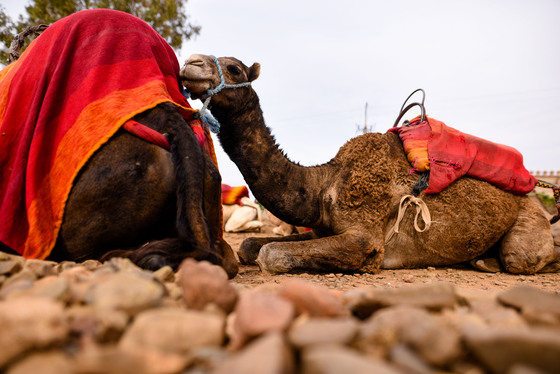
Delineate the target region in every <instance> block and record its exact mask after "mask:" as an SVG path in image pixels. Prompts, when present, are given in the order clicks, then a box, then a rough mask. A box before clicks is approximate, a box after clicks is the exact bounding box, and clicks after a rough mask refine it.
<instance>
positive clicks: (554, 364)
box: [465, 328, 560, 373]
mask: <svg viewBox="0 0 560 374" xmlns="http://www.w3.org/2000/svg"><path fill="white" fill-rule="evenodd" d="M465 341H466V344H467V346H468V348H469V349H470V350H471V352H472V353H473V354H474V356H475V357H476V358H477V359H478V360H479V361H480V362H482V363H483V364H484V365H485V366H486V368H488V369H489V370H490V371H491V372H494V373H507V372H508V370H510V369H511V368H512V367H514V366H515V365H525V366H528V367H533V368H536V369H538V370H542V371H544V372H546V373H556V372H558V368H559V367H560V334H558V332H557V331H550V330H546V329H538V328H535V329H531V330H530V331H523V330H504V329H471V330H469V331H466V332H465Z"/></svg>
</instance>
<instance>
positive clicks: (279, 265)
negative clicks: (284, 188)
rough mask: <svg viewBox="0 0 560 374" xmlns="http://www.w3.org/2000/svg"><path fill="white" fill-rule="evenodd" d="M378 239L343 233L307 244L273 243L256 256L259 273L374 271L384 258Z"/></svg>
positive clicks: (356, 233) (360, 234)
mask: <svg viewBox="0 0 560 374" xmlns="http://www.w3.org/2000/svg"><path fill="white" fill-rule="evenodd" d="M375 237H377V238H382V235H379V236H373V235H372V236H370V235H367V236H366V235H364V234H363V233H360V232H346V233H343V234H338V235H333V236H327V237H324V238H319V239H313V240H306V241H299V242H293V241H275V242H271V243H268V244H265V245H264V246H263V247H262V248H261V250H260V253H259V255H258V257H257V264H258V265H259V266H260V268H261V270H263V271H264V272H268V273H285V272H288V271H290V270H294V269H301V270H304V269H309V270H314V271H321V272H325V271H331V272H332V271H340V272H361V271H368V272H375V271H377V270H378V269H379V265H380V263H381V260H382V257H383V250H384V247H383V241H382V240H375V239H374V238H375Z"/></svg>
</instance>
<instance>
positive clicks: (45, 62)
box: [0, 9, 237, 276]
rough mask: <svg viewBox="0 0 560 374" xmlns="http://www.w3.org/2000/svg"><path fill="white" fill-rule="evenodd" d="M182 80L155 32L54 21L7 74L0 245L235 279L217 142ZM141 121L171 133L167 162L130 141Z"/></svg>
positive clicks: (93, 16) (138, 23)
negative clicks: (191, 264) (213, 270)
mask: <svg viewBox="0 0 560 374" xmlns="http://www.w3.org/2000/svg"><path fill="white" fill-rule="evenodd" d="M178 74H179V64H178V62H177V59H176V57H175V54H174V52H173V50H172V49H171V47H169V45H168V44H167V43H166V42H165V40H164V39H163V38H161V37H160V36H159V35H158V34H157V33H156V32H155V31H154V30H153V29H152V28H151V27H150V26H149V25H148V24H146V23H145V22H144V21H142V20H140V19H138V18H136V17H134V16H131V15H129V14H127V13H123V12H119V11H113V10H106V9H98V10H85V11H81V12H78V13H75V14H73V15H71V16H69V17H66V18H63V19H61V20H59V21H58V22H55V23H54V24H52V25H51V26H49V27H48V28H47V29H46V30H45V31H44V32H43V33H42V34H41V35H40V36H39V37H38V38H37V39H36V40H34V41H33V42H32V43H31V44H30V45H29V47H28V48H27V50H26V51H25V52H24V53H23V54H22V56H21V57H20V59H19V60H17V61H16V62H14V63H12V64H11V65H9V66H7V67H6V68H5V69H4V70H2V71H1V72H0V133H1V134H2V136H1V137H0V244H2V245H3V246H4V247H5V249H6V248H9V249H11V250H13V251H15V252H17V253H19V254H21V255H23V256H25V257H27V258H39V259H45V258H50V259H67V260H83V259H87V258H101V257H104V258H108V257H111V256H113V255H121V256H127V257H130V258H132V259H133V260H134V261H136V262H137V263H140V264H141V265H143V266H145V267H151V268H154V267H159V266H162V265H166V264H169V265H172V266H177V265H178V263H179V262H180V261H181V260H182V259H183V258H184V257H194V258H197V259H207V260H210V261H212V262H214V263H219V264H222V265H223V266H224V267H225V268H226V270H227V271H228V273H229V274H230V276H233V275H234V274H235V273H236V271H237V264H236V262H235V258H234V256H233V253H232V251H231V248H230V247H229V246H228V245H227V244H226V243H225V242H224V241H223V239H222V232H221V215H220V214H221V213H220V212H221V209H220V208H221V203H220V176H219V173H218V170H217V165H216V162H215V155H214V153H213V146H212V141H211V138H210V137H209V136H206V137H205V136H204V135H208V132H207V130H205V129H204V128H203V127H202V126H201V124H200V122H198V121H193V114H194V112H195V111H194V110H193V109H191V108H190V105H189V104H188V102H187V101H186V100H185V98H184V97H183V95H182V88H181V86H180V84H179V80H178V77H179V75H178ZM132 119H134V120H135V122H138V123H140V124H143V125H145V126H147V127H148V128H150V129H152V130H155V132H158V133H162V134H163V133H164V134H166V137H167V140H168V143H169V146H170V148H169V149H170V151H168V150H165V149H163V148H161V147H159V146H157V145H154V144H151V143H149V142H147V141H145V140H142V139H140V138H138V137H137V136H135V135H132V134H130V133H128V132H127V131H125V130H123V126H124V125H125V123H127V122H129V120H132ZM187 121H190V122H191V125H190V126H189V125H188V124H187ZM201 133H202V140H201V139H200V138H201ZM197 136H198V137H197ZM199 141H201V143H200V144H202V146H201V145H200V144H199ZM146 242H149V243H150V244H148V245H147V246H144V247H142V249H141V250H134V248H136V247H138V246H140V245H142V244H143V243H146Z"/></svg>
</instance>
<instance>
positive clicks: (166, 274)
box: [153, 265, 175, 283]
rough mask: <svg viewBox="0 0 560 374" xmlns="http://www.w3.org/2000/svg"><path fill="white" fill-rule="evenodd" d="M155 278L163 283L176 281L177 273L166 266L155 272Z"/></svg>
mask: <svg viewBox="0 0 560 374" xmlns="http://www.w3.org/2000/svg"><path fill="white" fill-rule="evenodd" d="M153 276H154V278H155V279H157V280H158V281H160V282H161V283H165V282H174V281H175V272H174V271H173V269H172V268H171V266H169V265H166V266H164V267H161V268H159V269H157V270H156V271H154V273H153Z"/></svg>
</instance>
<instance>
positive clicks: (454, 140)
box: [389, 118, 537, 195]
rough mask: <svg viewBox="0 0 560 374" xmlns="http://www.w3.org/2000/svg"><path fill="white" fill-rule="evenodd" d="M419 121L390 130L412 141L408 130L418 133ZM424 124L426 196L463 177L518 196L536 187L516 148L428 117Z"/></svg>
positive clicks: (533, 178) (535, 181)
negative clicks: (426, 137)
mask: <svg viewBox="0 0 560 374" xmlns="http://www.w3.org/2000/svg"><path fill="white" fill-rule="evenodd" d="M418 122H419V120H417V121H416V122H414V121H413V122H411V125H413V126H412V127H405V128H403V127H395V128H392V129H389V131H391V132H396V133H398V134H399V135H400V133H401V132H406V133H407V136H408V138H409V139H414V136H413V134H411V131H414V128H415V125H417V126H418V129H419V130H420V129H421V128H422V126H423V125H425V123H422V124H420V123H418ZM427 122H428V124H429V126H430V129H431V135H430V137H429V140H428V157H429V159H430V182H429V185H428V188H427V189H426V190H425V191H424V192H425V193H428V194H429V193H439V192H441V191H443V189H445V188H446V187H447V186H449V185H450V184H451V183H453V181H455V180H456V179H458V178H460V177H462V176H464V175H468V176H470V177H473V178H477V179H481V180H484V181H487V182H489V183H492V184H493V185H495V186H497V187H499V188H501V189H503V190H505V191H510V192H512V193H515V194H519V195H524V194H527V193H529V192H531V191H532V190H533V188H534V187H535V185H536V183H537V179H536V178H535V177H533V176H532V175H531V174H529V172H528V171H527V169H525V167H524V166H523V156H522V155H521V153H519V152H518V151H517V150H516V149H515V148H512V147H508V146H506V145H502V144H497V143H492V142H490V141H488V140H484V139H481V138H478V137H476V136H472V135H468V134H464V133H462V132H460V131H458V130H455V129H454V128H452V127H449V126H447V125H445V124H444V123H443V122H441V121H438V120H435V119H433V118H427Z"/></svg>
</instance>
